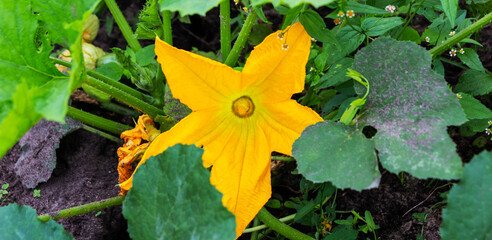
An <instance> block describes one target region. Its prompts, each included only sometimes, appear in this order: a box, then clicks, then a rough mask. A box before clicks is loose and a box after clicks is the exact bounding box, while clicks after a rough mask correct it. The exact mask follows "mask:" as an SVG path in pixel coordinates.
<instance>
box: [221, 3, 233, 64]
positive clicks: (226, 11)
mask: <svg viewBox="0 0 492 240" xmlns="http://www.w3.org/2000/svg"><path fill="white" fill-rule="evenodd" d="M219 18H220V50H221V52H222V61H223V62H224V61H225V60H226V59H227V57H228V56H229V52H230V51H231V2H230V0H223V1H222V2H221V3H220V16H219Z"/></svg>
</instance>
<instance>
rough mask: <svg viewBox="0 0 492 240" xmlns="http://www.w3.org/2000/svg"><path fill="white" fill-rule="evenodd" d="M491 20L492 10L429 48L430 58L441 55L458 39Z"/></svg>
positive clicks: (463, 37)
mask: <svg viewBox="0 0 492 240" xmlns="http://www.w3.org/2000/svg"><path fill="white" fill-rule="evenodd" d="M491 21H492V12H491V13H488V14H487V15H485V16H483V18H481V19H480V20H478V21H476V22H475V23H473V24H472V25H470V26H468V27H467V28H465V29H463V30H462V31H461V32H459V33H456V35H454V36H453V37H451V38H449V39H447V40H446V41H444V42H443V43H441V44H439V45H437V46H435V47H434V48H432V49H431V50H429V53H430V54H431V55H432V58H435V57H437V56H439V55H441V54H442V53H443V52H445V51H446V50H448V49H449V48H451V47H452V46H454V45H455V44H457V43H458V42H459V41H461V40H463V39H465V38H466V37H468V36H469V35H471V34H472V33H474V32H476V31H478V30H480V29H481V28H482V27H483V26H485V25H487V24H489V23H490V22H491Z"/></svg>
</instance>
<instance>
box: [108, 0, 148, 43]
mask: <svg viewBox="0 0 492 240" xmlns="http://www.w3.org/2000/svg"><path fill="white" fill-rule="evenodd" d="M104 2H105V3H106V6H108V8H109V11H110V12H111V15H113V17H114V20H115V22H116V24H118V27H119V28H120V30H121V33H122V34H123V37H125V39H126V41H127V42H128V45H130V47H131V48H132V49H133V50H135V51H137V50H139V49H141V48H142V46H140V43H139V42H138V40H137V39H136V38H134V37H133V31H132V29H131V27H130V25H129V24H128V22H127V21H126V19H125V16H123V13H121V10H120V8H119V7H118V4H116V1H115V0H104Z"/></svg>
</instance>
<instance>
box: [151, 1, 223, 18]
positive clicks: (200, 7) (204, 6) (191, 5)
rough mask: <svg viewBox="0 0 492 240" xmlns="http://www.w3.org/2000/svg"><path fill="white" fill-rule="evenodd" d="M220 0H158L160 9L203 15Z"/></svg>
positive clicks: (182, 13) (183, 14) (183, 13)
mask: <svg viewBox="0 0 492 240" xmlns="http://www.w3.org/2000/svg"><path fill="white" fill-rule="evenodd" d="M220 1H221V0H207V1H196V0H159V4H160V7H161V8H160V10H161V11H164V10H169V11H171V12H179V13H180V14H181V15H182V16H185V15H193V14H198V15H200V16H205V13H207V12H208V10H210V9H212V8H214V7H216V6H217V5H219V3H220Z"/></svg>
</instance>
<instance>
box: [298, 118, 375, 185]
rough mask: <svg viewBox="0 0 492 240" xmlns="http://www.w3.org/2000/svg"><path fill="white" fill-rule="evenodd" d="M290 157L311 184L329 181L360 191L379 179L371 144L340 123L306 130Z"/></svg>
mask: <svg viewBox="0 0 492 240" xmlns="http://www.w3.org/2000/svg"><path fill="white" fill-rule="evenodd" d="M292 154H293V156H294V157H295V158H296V160H297V166H298V169H299V173H301V174H302V175H303V176H304V177H305V178H306V179H308V180H310V181H313V182H315V183H320V182H327V181H331V182H332V183H333V185H335V186H337V187H338V188H351V189H355V190H358V191H360V190H362V189H365V188H368V187H369V186H371V184H372V183H373V182H375V181H377V180H378V179H379V177H380V174H379V171H378V161H377V157H376V152H375V151H374V142H373V141H372V140H369V139H367V138H366V137H365V136H364V135H363V134H362V133H360V132H359V131H358V130H357V129H355V128H354V127H351V126H346V125H345V124H342V123H335V122H328V121H325V122H320V123H317V124H316V125H312V126H309V127H307V128H306V129H305V130H304V132H303V133H302V135H301V137H300V138H298V139H297V140H296V141H295V142H294V145H293V146H292ZM376 186H377V185H376ZM371 187H374V186H371Z"/></svg>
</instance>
